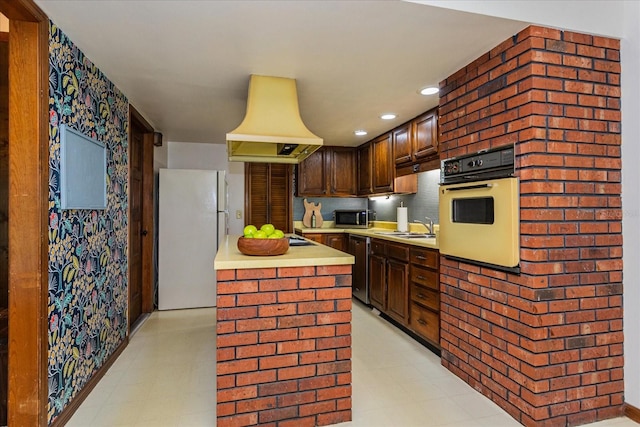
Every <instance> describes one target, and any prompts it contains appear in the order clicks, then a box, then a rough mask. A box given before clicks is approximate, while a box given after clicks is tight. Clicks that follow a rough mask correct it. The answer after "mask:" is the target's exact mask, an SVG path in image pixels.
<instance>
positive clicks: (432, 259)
mask: <svg viewBox="0 0 640 427" xmlns="http://www.w3.org/2000/svg"><path fill="white" fill-rule="evenodd" d="M439 259H440V253H439V252H438V251H432V250H429V249H421V248H416V247H413V248H411V263H412V264H418V265H421V266H424V267H429V268H433V269H436V270H437V269H438V261H439Z"/></svg>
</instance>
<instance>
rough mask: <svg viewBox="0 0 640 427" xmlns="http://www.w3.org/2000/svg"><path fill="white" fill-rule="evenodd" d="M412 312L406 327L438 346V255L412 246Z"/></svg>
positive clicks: (432, 251)
mask: <svg viewBox="0 0 640 427" xmlns="http://www.w3.org/2000/svg"><path fill="white" fill-rule="evenodd" d="M410 255H411V258H410V261H411V267H410V282H411V290H410V292H411V315H410V321H409V328H410V329H411V330H413V331H414V332H415V333H417V334H418V335H420V336H421V337H423V338H425V339H426V340H427V341H429V342H430V343H431V344H433V345H435V346H436V347H438V348H439V347H440V278H439V261H440V255H439V252H438V251H437V250H433V249H427V248H419V247H412V248H411V252H410Z"/></svg>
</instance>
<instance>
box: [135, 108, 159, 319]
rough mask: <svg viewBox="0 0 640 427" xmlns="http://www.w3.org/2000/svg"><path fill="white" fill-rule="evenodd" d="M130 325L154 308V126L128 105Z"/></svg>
mask: <svg viewBox="0 0 640 427" xmlns="http://www.w3.org/2000/svg"><path fill="white" fill-rule="evenodd" d="M129 111H130V113H129V151H130V152H129V177H130V178H129V179H130V181H129V186H130V187H129V327H130V330H131V329H132V327H133V326H134V325H135V323H136V321H138V320H140V319H141V315H142V314H143V313H149V312H151V311H152V310H153V305H154V301H153V300H154V298H153V295H154V291H153V269H152V266H153V235H154V233H153V228H154V225H153V181H154V178H153V128H152V127H151V125H149V123H147V121H146V120H145V119H144V118H143V117H142V116H141V115H140V113H138V111H137V110H136V109H135V108H134V107H133V106H130V108H129Z"/></svg>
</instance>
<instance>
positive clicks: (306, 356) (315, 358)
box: [300, 350, 336, 365]
mask: <svg viewBox="0 0 640 427" xmlns="http://www.w3.org/2000/svg"><path fill="white" fill-rule="evenodd" d="M334 360H336V351H335V350H324V351H311V352H307V353H301V354H300V364H301V365H309V364H312V363H324V362H332V361H334Z"/></svg>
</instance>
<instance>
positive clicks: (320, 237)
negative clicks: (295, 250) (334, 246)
mask: <svg viewBox="0 0 640 427" xmlns="http://www.w3.org/2000/svg"><path fill="white" fill-rule="evenodd" d="M302 235H303V236H304V237H306V238H307V239H309V240H313V241H314V242H318V243H322V244H323V245H324V234H322V233H303V234H302Z"/></svg>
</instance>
